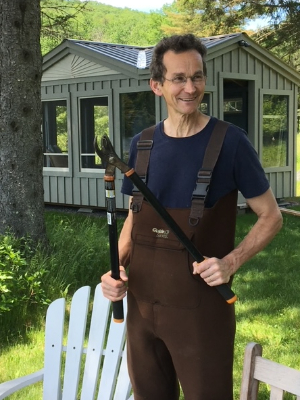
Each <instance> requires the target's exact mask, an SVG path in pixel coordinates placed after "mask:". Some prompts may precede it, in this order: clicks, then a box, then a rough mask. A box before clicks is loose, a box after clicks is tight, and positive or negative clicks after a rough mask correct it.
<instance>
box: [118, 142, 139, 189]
mask: <svg viewBox="0 0 300 400" xmlns="http://www.w3.org/2000/svg"><path fill="white" fill-rule="evenodd" d="M139 136H140V134H138V135H136V136H134V137H133V138H132V140H131V144H130V150H129V160H128V166H129V167H130V168H134V167H135V160H136V156H137V142H138V140H139ZM132 189H133V183H132V181H131V180H130V179H129V178H127V176H126V175H124V179H123V183H122V187H121V193H123V194H127V195H128V196H131V195H132Z"/></svg>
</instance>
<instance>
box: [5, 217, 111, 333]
mask: <svg viewBox="0 0 300 400" xmlns="http://www.w3.org/2000/svg"><path fill="white" fill-rule="evenodd" d="M45 220H46V229H47V235H48V238H49V247H48V248H47V249H42V248H38V249H36V250H33V249H32V248H31V243H30V241H27V240H25V239H21V240H16V239H14V238H13V237H12V236H9V235H8V236H5V237H1V238H0V338H8V337H10V338H15V337H17V336H18V335H19V334H20V332H24V331H25V332H26V331H28V329H29V330H30V329H31V328H33V326H35V324H36V323H39V321H40V319H41V318H42V317H44V314H45V307H46V305H47V304H48V303H49V301H52V300H54V299H56V298H58V297H62V296H64V297H65V296H66V295H67V294H68V293H69V294H72V293H73V292H74V291H75V290H76V289H78V288H79V287H81V286H84V285H90V286H92V287H95V286H96V284H97V283H98V282H99V280H100V276H101V275H102V274H103V273H104V272H106V271H107V270H109V269H110V261H109V244H108V232H107V229H108V228H107V221H106V218H105V217H99V218H97V217H95V218H93V217H91V218H89V217H86V216H85V215H78V214H75V213H56V212H46V214H45ZM16 320H17V321H18V324H15V321H16Z"/></svg>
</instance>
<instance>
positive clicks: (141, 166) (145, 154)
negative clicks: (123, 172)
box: [130, 125, 155, 212]
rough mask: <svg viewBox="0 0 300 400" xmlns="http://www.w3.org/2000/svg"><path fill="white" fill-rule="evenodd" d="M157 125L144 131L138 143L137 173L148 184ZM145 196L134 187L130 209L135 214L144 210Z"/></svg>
mask: <svg viewBox="0 0 300 400" xmlns="http://www.w3.org/2000/svg"><path fill="white" fill-rule="evenodd" d="M154 131H155V125H154V126H151V127H150V128H147V129H145V130H143V131H142V133H141V137H140V140H139V141H138V142H137V157H136V163H135V172H136V173H137V175H138V176H139V177H140V178H141V179H142V180H143V182H144V183H145V184H146V183H147V171H148V165H149V160H150V152H151V149H152V147H153V135H154ZM143 200H144V196H143V195H142V193H141V192H140V191H139V190H138V189H137V188H136V187H135V186H134V188H133V190H132V202H131V205H130V208H131V210H132V211H133V212H139V211H140V210H141V208H142V204H143Z"/></svg>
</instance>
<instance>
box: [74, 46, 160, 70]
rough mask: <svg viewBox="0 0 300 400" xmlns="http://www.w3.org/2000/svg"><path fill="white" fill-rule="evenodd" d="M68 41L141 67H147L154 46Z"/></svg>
mask: <svg viewBox="0 0 300 400" xmlns="http://www.w3.org/2000/svg"><path fill="white" fill-rule="evenodd" d="M69 41H70V42H72V43H75V44H76V45H78V46H82V47H84V48H85V49H88V50H92V51H95V52H96V53H98V54H101V55H104V56H107V57H110V58H113V59H115V60H117V61H120V62H123V63H126V64H129V65H131V66H133V67H136V68H141V69H143V68H149V65H150V62H151V58H152V51H153V48H154V46H149V47H139V46H128V45H123V44H110V43H101V42H89V41H85V40H74V39H72V40H70V39H69Z"/></svg>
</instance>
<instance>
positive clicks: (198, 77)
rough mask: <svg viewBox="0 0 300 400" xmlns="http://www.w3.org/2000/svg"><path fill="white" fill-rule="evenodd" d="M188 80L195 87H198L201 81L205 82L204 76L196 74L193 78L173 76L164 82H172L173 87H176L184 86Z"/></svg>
mask: <svg viewBox="0 0 300 400" xmlns="http://www.w3.org/2000/svg"><path fill="white" fill-rule="evenodd" d="M188 79H190V80H191V81H192V82H193V84H194V85H195V86H197V85H200V84H201V83H202V82H203V81H205V80H206V76H205V75H203V74H196V75H194V76H181V75H180V76H175V78H172V79H168V78H164V80H165V81H169V82H172V83H173V84H174V85H177V86H182V87H183V86H185V84H186V83H187V80H188Z"/></svg>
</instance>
